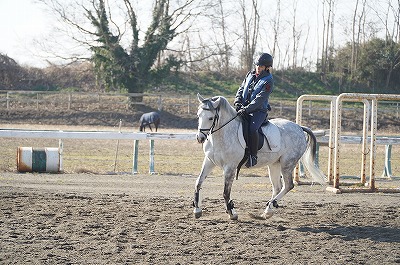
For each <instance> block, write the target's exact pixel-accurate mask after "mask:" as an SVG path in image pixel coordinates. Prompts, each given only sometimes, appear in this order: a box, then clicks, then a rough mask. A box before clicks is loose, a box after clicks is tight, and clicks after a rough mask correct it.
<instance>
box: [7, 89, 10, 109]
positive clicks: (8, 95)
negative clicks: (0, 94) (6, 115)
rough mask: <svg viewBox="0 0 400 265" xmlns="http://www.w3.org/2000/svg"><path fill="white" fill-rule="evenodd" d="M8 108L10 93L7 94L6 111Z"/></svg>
mask: <svg viewBox="0 0 400 265" xmlns="http://www.w3.org/2000/svg"><path fill="white" fill-rule="evenodd" d="M9 108H10V92H7V109H9Z"/></svg>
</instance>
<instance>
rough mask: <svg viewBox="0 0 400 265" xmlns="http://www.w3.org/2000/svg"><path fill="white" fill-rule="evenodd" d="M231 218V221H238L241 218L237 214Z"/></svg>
mask: <svg viewBox="0 0 400 265" xmlns="http://www.w3.org/2000/svg"><path fill="white" fill-rule="evenodd" d="M229 218H230V219H231V220H237V219H238V218H239V215H237V214H232V215H230V216H229Z"/></svg>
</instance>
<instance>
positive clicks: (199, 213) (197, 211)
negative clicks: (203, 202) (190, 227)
mask: <svg viewBox="0 0 400 265" xmlns="http://www.w3.org/2000/svg"><path fill="white" fill-rule="evenodd" d="M193 213H194V217H195V218H196V219H198V218H200V217H201V215H202V213H203V212H202V211H201V209H200V208H194V209H193Z"/></svg>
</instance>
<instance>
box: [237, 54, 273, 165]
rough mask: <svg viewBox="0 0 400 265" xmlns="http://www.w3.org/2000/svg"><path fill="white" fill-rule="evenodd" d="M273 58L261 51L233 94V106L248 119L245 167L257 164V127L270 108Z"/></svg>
mask: <svg viewBox="0 0 400 265" xmlns="http://www.w3.org/2000/svg"><path fill="white" fill-rule="evenodd" d="M272 63H273V59H272V56H271V55H270V54H268V53H262V54H261V55H260V56H259V57H258V59H257V60H256V61H255V62H254V64H255V69H254V70H253V71H250V72H248V73H247V75H246V77H245V79H244V80H243V82H242V84H241V86H240V87H239V89H238V91H237V93H236V96H235V102H234V105H235V108H236V111H237V114H238V115H239V116H242V117H245V118H246V119H247V120H248V121H249V130H248V134H249V137H248V138H249V139H248V141H249V143H248V146H249V149H250V155H249V159H248V161H247V162H246V167H252V166H254V165H256V164H257V151H258V129H259V128H260V127H261V124H262V123H263V122H264V121H265V119H266V118H267V116H268V113H267V111H268V110H271V107H270V105H269V103H268V98H269V95H270V94H271V92H272V90H273V86H274V82H273V78H272V74H271V73H270V69H271V67H272Z"/></svg>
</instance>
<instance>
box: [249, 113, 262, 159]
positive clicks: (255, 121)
mask: <svg viewBox="0 0 400 265" xmlns="http://www.w3.org/2000/svg"><path fill="white" fill-rule="evenodd" d="M266 117H267V113H266V112H263V111H258V112H254V113H251V114H250V123H249V151H250V156H249V159H248V160H247V163H246V167H252V166H255V165H256V164H257V151H258V141H259V139H258V138H259V136H258V129H259V128H260V126H261V124H262V123H263V122H264V120H265V118H266Z"/></svg>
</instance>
